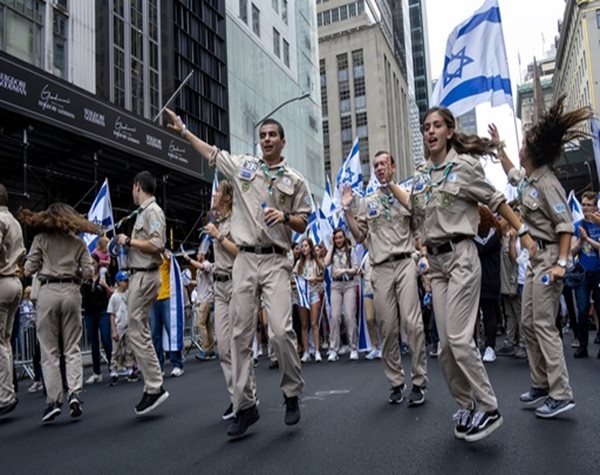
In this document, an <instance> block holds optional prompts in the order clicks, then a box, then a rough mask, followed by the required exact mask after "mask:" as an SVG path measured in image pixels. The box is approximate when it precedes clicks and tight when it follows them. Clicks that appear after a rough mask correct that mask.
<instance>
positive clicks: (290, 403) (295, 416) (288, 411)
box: [283, 394, 300, 426]
mask: <svg viewBox="0 0 600 475" xmlns="http://www.w3.org/2000/svg"><path fill="white" fill-rule="evenodd" d="M283 397H284V399H285V401H284V404H285V419H284V421H285V423H286V425H288V426H293V425H294V424H298V422H299V421H300V401H299V400H298V396H292V397H287V396H286V395H285V394H284V395H283Z"/></svg>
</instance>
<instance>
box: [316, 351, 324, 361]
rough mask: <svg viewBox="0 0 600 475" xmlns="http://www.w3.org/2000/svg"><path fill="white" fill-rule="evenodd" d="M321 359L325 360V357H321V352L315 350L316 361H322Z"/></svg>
mask: <svg viewBox="0 0 600 475" xmlns="http://www.w3.org/2000/svg"><path fill="white" fill-rule="evenodd" d="M321 361H323V358H322V357H321V352H320V351H317V352H315V363H320V362H321Z"/></svg>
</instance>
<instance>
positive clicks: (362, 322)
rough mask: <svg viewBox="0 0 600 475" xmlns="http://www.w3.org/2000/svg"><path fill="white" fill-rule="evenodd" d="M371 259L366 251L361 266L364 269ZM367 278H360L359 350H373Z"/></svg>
mask: <svg viewBox="0 0 600 475" xmlns="http://www.w3.org/2000/svg"><path fill="white" fill-rule="evenodd" d="M367 259H369V251H365V253H364V256H363V258H362V260H361V263H360V268H361V269H364V266H365V262H366V260H367ZM364 288H365V279H364V276H362V277H361V278H360V294H359V297H360V298H359V301H360V302H359V303H360V305H359V310H360V312H359V314H358V315H359V317H358V351H361V352H364V351H371V347H372V343H371V338H370V337H369V327H368V325H367V311H366V310H365V295H364Z"/></svg>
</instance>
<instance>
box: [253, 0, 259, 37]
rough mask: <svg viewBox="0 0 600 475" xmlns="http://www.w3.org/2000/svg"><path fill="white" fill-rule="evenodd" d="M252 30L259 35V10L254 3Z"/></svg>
mask: <svg viewBox="0 0 600 475" xmlns="http://www.w3.org/2000/svg"><path fill="white" fill-rule="evenodd" d="M252 31H253V32H254V34H255V35H256V36H260V10H259V9H258V7H257V6H256V5H254V3H253V4H252Z"/></svg>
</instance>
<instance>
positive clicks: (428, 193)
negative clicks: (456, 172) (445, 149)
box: [425, 162, 454, 202]
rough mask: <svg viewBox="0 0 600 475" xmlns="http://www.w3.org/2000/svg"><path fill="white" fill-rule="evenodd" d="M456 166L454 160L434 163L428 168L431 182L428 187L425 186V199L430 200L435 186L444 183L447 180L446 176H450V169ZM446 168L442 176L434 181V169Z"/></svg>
mask: <svg viewBox="0 0 600 475" xmlns="http://www.w3.org/2000/svg"><path fill="white" fill-rule="evenodd" d="M453 166H454V163H453V162H449V163H446V164H444V163H440V164H439V165H435V164H432V165H431V167H430V168H429V169H428V170H427V175H428V176H429V184H428V185H427V187H426V188H425V201H426V202H429V200H430V199H431V190H432V188H434V187H438V186H440V185H441V184H442V183H444V182H445V181H446V178H448V175H449V174H450V170H452V167H453ZM442 169H443V170H444V172H443V173H442V176H441V178H439V179H438V180H436V181H433V176H432V175H433V173H432V172H433V171H436V172H437V171H440V170H442Z"/></svg>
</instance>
